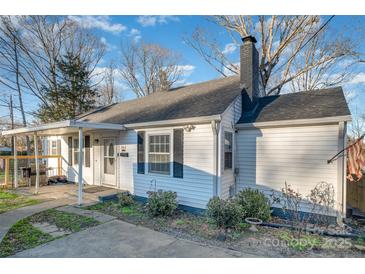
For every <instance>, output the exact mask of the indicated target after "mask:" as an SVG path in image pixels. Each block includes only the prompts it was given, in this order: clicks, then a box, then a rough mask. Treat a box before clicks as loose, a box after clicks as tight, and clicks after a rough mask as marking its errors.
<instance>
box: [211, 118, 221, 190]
mask: <svg viewBox="0 0 365 274" xmlns="http://www.w3.org/2000/svg"><path fill="white" fill-rule="evenodd" d="M211 126H212V130H213V155H214V157H213V170H214V178H213V196H218V176H219V165H218V163H219V161H218V160H219V128H220V122H219V121H216V120H213V121H212V122H211Z"/></svg>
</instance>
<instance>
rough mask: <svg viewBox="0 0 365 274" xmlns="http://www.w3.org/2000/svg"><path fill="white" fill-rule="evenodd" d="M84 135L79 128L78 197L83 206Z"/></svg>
mask: <svg viewBox="0 0 365 274" xmlns="http://www.w3.org/2000/svg"><path fill="white" fill-rule="evenodd" d="M82 147H83V134H82V128H81V127H79V161H78V162H79V177H78V180H77V181H78V184H79V195H78V204H79V205H82V166H83V160H84V159H83V153H82Z"/></svg>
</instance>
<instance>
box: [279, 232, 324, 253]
mask: <svg viewBox="0 0 365 274" xmlns="http://www.w3.org/2000/svg"><path fill="white" fill-rule="evenodd" d="M278 236H279V239H280V240H283V241H285V242H286V244H287V245H288V247H290V248H292V249H295V250H297V251H306V250H309V249H318V248H321V247H322V245H323V240H322V239H321V238H320V237H319V236H318V235H313V234H302V235H301V236H300V237H296V236H294V235H293V233H291V232H288V231H280V232H279V235H278Z"/></svg>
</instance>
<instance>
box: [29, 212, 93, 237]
mask: <svg viewBox="0 0 365 274" xmlns="http://www.w3.org/2000/svg"><path fill="white" fill-rule="evenodd" d="M29 218H30V221H31V222H32V223H49V224H53V225H55V226H57V227H58V228H59V229H63V230H66V231H70V232H72V233H74V232H78V231H80V230H83V229H85V228H88V227H91V226H95V225H98V224H99V222H98V221H96V220H95V219H93V218H91V217H86V216H81V215H77V214H73V213H68V212H63V211H59V210H56V209H48V210H45V211H42V212H40V213H37V214H34V215H32V216H30V217H29Z"/></svg>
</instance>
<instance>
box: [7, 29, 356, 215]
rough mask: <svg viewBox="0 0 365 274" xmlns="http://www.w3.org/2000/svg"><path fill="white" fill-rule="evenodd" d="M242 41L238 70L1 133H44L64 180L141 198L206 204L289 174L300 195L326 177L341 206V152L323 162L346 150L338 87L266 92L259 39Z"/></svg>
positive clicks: (269, 187)
mask: <svg viewBox="0 0 365 274" xmlns="http://www.w3.org/2000/svg"><path fill="white" fill-rule="evenodd" d="M242 40H243V44H242V46H241V49H240V50H241V58H240V59H241V60H240V65H241V73H240V76H232V77H227V78H220V79H216V80H212V81H208V82H203V83H198V84H193V85H189V86H184V87H180V88H174V89H171V90H168V91H160V92H156V93H154V94H151V95H148V96H146V97H144V98H139V99H135V100H131V101H126V102H122V103H118V104H112V105H109V106H106V107H102V108H98V109H96V110H94V111H90V112H88V113H85V114H83V115H80V116H79V117H77V118H76V119H75V120H69V121H61V122H57V123H51V124H45V125H40V126H37V127H33V128H20V129H15V130H9V131H6V132H3V134H4V135H17V134H30V133H36V134H37V136H47V137H46V138H44V140H45V142H46V143H47V147H49V151H48V152H47V153H51V154H57V153H61V154H62V156H63V164H62V170H63V172H64V174H65V175H67V177H68V178H69V180H71V181H75V182H77V181H78V180H79V178H80V177H82V180H83V182H84V183H86V184H90V185H103V186H108V187H113V188H118V189H121V190H129V191H131V192H132V193H133V194H135V195H137V196H140V197H147V192H148V191H149V190H156V189H163V190H172V191H175V192H176V193H177V196H178V201H179V203H180V204H181V205H184V206H187V207H191V208H199V209H204V208H205V207H206V205H207V203H208V201H209V199H210V198H212V197H213V196H220V197H222V198H228V197H230V196H232V195H234V194H235V193H236V192H237V191H239V190H241V189H243V188H245V187H251V188H259V189H261V190H263V191H266V192H271V191H280V190H281V189H282V187H283V186H284V183H285V182H287V183H288V184H290V185H292V186H293V187H294V188H295V189H298V190H299V191H300V192H301V193H302V194H304V195H306V194H308V192H309V190H310V189H312V188H313V187H314V186H315V185H316V184H317V183H319V182H321V181H326V182H329V183H332V184H333V186H334V188H335V191H336V210H337V211H339V212H341V211H343V210H344V209H345V204H346V198H345V196H346V195H345V194H346V189H345V186H346V185H345V162H344V158H343V157H341V158H339V159H338V160H336V161H334V162H333V163H331V164H327V160H328V159H329V158H331V157H332V156H333V155H334V154H336V153H337V152H338V151H340V150H341V149H343V148H344V144H345V143H346V141H345V138H346V124H347V122H348V121H350V120H351V116H350V112H349V109H348V106H347V103H346V100H345V97H344V95H343V92H342V89H341V88H340V87H337V88H331V89H326V90H315V91H304V92H298V93H291V94H285V95H279V96H265V94H261V93H260V92H259V80H258V79H259V78H258V77H259V71H258V63H259V59H258V52H257V50H256V48H255V42H256V40H255V38H253V37H251V36H249V37H245V38H243V39H242ZM80 137H81V138H80ZM80 141H82V142H80ZM79 147H82V148H83V153H79ZM79 156H80V159H79ZM50 161H52V160H50ZM81 162H82V166H79V163H81ZM50 164H52V163H50Z"/></svg>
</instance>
